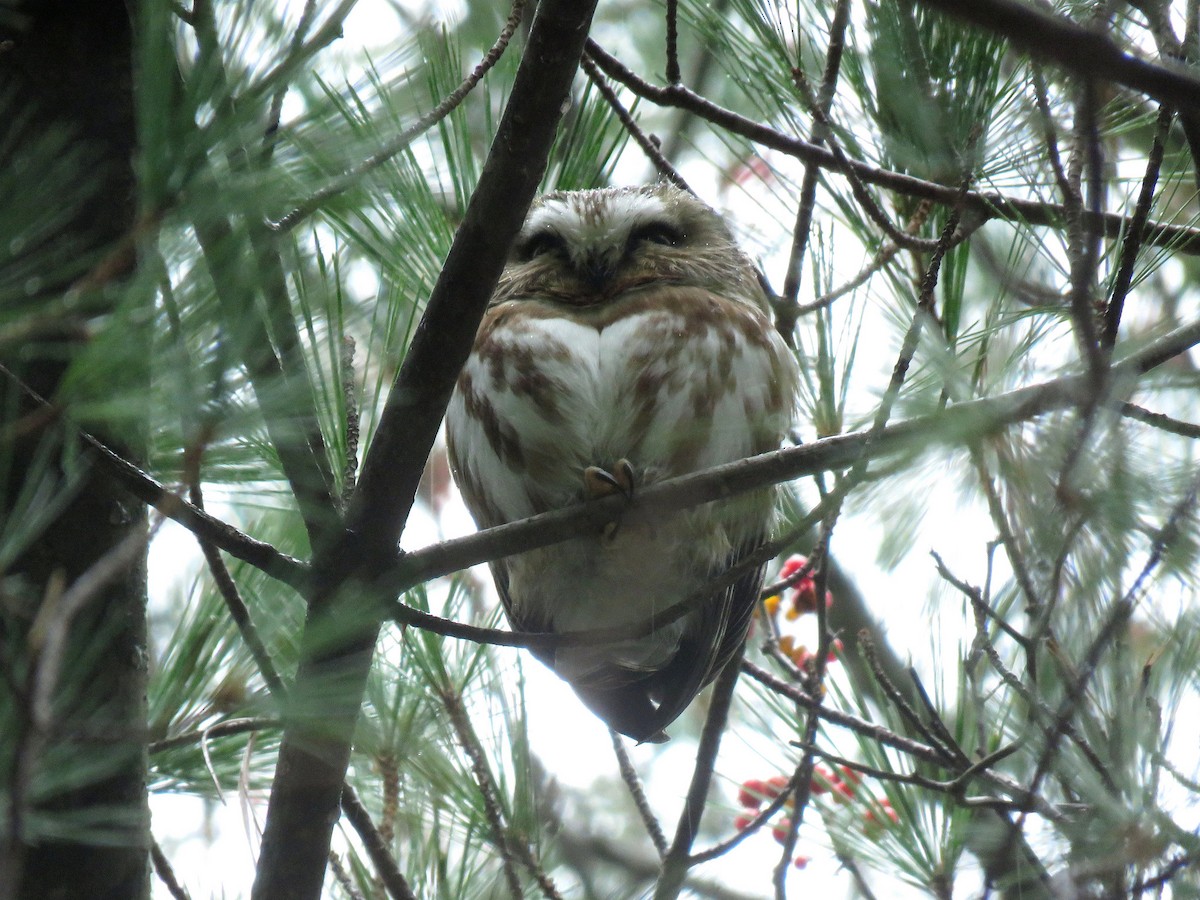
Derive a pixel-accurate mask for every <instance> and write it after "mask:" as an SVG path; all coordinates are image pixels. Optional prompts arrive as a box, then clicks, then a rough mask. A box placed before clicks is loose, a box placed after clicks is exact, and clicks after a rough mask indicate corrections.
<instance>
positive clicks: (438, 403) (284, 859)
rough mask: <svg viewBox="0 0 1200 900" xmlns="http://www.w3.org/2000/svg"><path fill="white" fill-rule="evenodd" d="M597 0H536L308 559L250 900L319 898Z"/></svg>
mask: <svg viewBox="0 0 1200 900" xmlns="http://www.w3.org/2000/svg"><path fill="white" fill-rule="evenodd" d="M594 8H595V2H594V0H592V2H586V0H585V2H572V0H543V2H542V3H541V4H540V5H539V7H538V11H537V15H536V16H535V18H534V22H533V27H532V30H531V33H530V37H529V43H528V46H527V49H526V52H525V55H524V57H523V58H522V60H521V64H520V67H519V68H518V70H517V75H516V80H515V82H514V85H513V90H512V94H511V96H510V99H509V102H508V105H507V106H506V108H505V111H504V115H503V118H502V120H501V122H500V126H499V129H498V131H497V134H496V138H495V140H494V141H493V143H492V147H491V151H490V152H489V154H488V159H487V162H486V164H485V166H484V169H483V173H482V175H481V177H480V181H479V185H478V187H477V189H476V191H475V193H474V195H473V196H472V198H471V201H470V203H469V204H468V207H467V211H466V215H465V217H464V219H463V222H462V225H461V226H460V227H459V230H458V233H457V235H456V236H455V239H454V243H453V245H452V246H451V249H450V253H449V256H448V257H447V260H446V264H445V267H444V268H443V270H442V274H441V276H440V277H439V279H438V282H437V284H436V286H435V287H434V290H433V294H432V296H431V297H430V299H429V303H428V305H427V307H426V310H425V314H424V316H423V317H422V319H421V322H420V324H419V325H418V327H417V330H416V333H415V334H414V336H413V341H412V345H411V347H410V348H409V350H408V353H407V355H406V357H405V360H404V363H403V365H402V366H401V368H400V371H399V373H398V375H397V377H396V381H395V383H394V385H393V387H392V390H391V392H390V394H389V395H388V399H387V403H386V405H385V408H384V412H383V414H382V417H381V419H380V423H379V427H378V429H377V431H376V433H375V438H374V441H373V442H372V444H371V447H370V449H369V450H368V452H367V455H366V458H365V460H364V463H363V471H362V478H361V480H360V482H359V488H358V490H356V491H355V493H354V496H353V497H352V498H351V502H350V506H349V509H348V511H347V516H346V529H345V531H343V533H342V534H341V535H340V537H339V539H338V540H336V541H334V542H332V543H331V545H330V546H328V547H325V548H318V556H317V558H316V559H315V560H314V576H315V579H314V588H313V593H312V595H311V596H310V607H309V616H308V621H307V622H306V625H305V630H304V636H303V640H302V646H301V661H300V665H299V668H298V671H297V675H296V682H295V686H294V689H293V690H292V692H291V694H292V702H291V703H290V704H289V709H288V714H289V715H288V725H287V727H286V729H285V732H284V737H283V742H282V745H281V747H280V753H279V762H278V765H277V769H276V778H275V782H274V786H273V788H272V792H271V802H270V805H269V807H268V811H267V822H266V828H265V831H264V834H263V843H262V851H261V855H260V858H259V866H258V875H257V878H256V880H255V884H254V891H253V895H252V896H253V897H254V898H256V900H275V898H287V900H290V898H297V900H300V898H312V900H316V898H317V897H319V896H320V893H321V884H322V881H323V879H324V872H325V857H326V853H327V851H328V848H329V840H330V837H331V833H332V829H333V823H334V821H335V820H336V810H337V805H338V802H339V798H340V795H341V790H342V779H343V777H344V775H345V771H346V766H347V764H348V762H349V758H350V746H351V735H352V734H353V731H354V724H355V721H356V720H357V718H358V709H359V705H360V703H361V698H362V691H363V686H364V684H365V682H366V678H367V674H368V672H369V670H370V665H371V656H372V652H373V649H374V643H375V638H376V635H377V634H378V622H379V616H380V611H381V609H382V603H381V602H380V601H381V597H382V595H381V593H380V588H381V586H382V585H381V584H379V583H377V581H376V580H377V576H378V575H379V574H380V573H381V572H383V571H385V570H386V569H387V568H388V567H389V566H390V565H391V564H392V562H393V560H394V558H395V553H396V544H397V542H398V540H399V537H400V533H401V531H402V530H403V528H404V523H405V521H406V520H407V518H408V513H409V510H410V509H411V508H412V504H413V499H414V497H415V495H416V491H417V486H418V483H419V480H420V477H421V472H422V471H423V469H424V466H425V461H426V459H427V458H428V456H429V450H430V448H431V447H432V445H433V441H434V438H435V436H436V434H437V430H438V427H439V425H440V423H441V420H442V416H443V415H444V413H445V410H446V404H447V403H448V401H449V399H450V393H451V391H452V389H453V387H454V382H455V379H456V378H457V377H458V372H459V370H460V369H461V368H462V364H463V363H464V362H465V361H466V358H467V355H468V353H469V352H470V348H471V344H472V340H473V338H474V336H475V331H476V329H477V328H478V326H479V320H480V318H481V317H482V315H483V311H484V308H485V307H486V304H487V301H488V299H489V298H490V297H491V294H492V291H493V289H494V288H495V284H496V281H497V280H498V278H499V276H500V272H501V270H502V268H503V266H504V262H505V258H506V257H507V254H508V247H509V244H510V243H511V242H512V239H513V237H514V236H515V235H516V233H517V231H518V229H519V228H520V225H521V222H522V220H523V219H524V216H525V211H526V210H527V209H528V206H529V203H530V201H531V200H532V199H533V195H534V193H535V192H536V190H537V186H538V183H539V181H540V179H541V176H542V173H543V172H544V171H545V166H546V161H547V158H548V155H549V150H550V145H551V143H552V141H553V139H554V134H555V129H556V126H557V123H558V120H559V118H560V116H561V112H562V108H563V104H564V102H565V100H566V98H567V96H568V92H569V89H570V85H571V80H572V78H573V77H574V75H575V71H576V69H577V67H578V63H579V57H580V54H581V52H582V49H583V41H584V40H585V38H586V37H587V32H588V28H589V26H590V23H591V17H592V13H593V11H594Z"/></svg>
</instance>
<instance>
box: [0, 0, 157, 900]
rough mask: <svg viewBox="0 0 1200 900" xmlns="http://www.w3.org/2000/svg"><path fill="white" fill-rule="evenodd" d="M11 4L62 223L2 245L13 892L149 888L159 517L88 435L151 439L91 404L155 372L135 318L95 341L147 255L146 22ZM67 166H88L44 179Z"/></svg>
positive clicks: (39, 149)
mask: <svg viewBox="0 0 1200 900" xmlns="http://www.w3.org/2000/svg"><path fill="white" fill-rule="evenodd" d="M5 10H9V11H7V12H5V11H0V166H3V167H5V168H7V169H8V171H9V172H11V173H22V174H21V176H19V177H26V178H27V180H26V181H25V182H24V183H17V184H16V187H15V192H16V193H18V194H20V195H21V196H28V195H29V192H31V191H32V192H36V191H38V190H39V189H40V190H41V191H42V193H41V194H40V195H39V194H36V193H35V194H33V196H34V197H39V198H40V199H41V200H42V201H43V202H42V203H40V204H33V205H31V206H30V207H29V209H30V213H29V221H30V222H31V223H32V222H34V221H35V220H37V217H38V216H39V215H43V214H44V213H45V211H46V210H51V211H52V212H53V213H54V214H57V215H59V216H60V218H58V219H57V220H55V224H54V226H53V228H52V229H49V230H44V229H43V230H41V231H39V230H38V229H37V228H36V227H35V226H34V225H32V224H31V225H30V226H29V229H28V230H27V232H25V233H23V232H22V231H21V230H20V226H21V225H22V224H23V223H22V222H21V220H19V219H17V220H16V227H17V234H18V235H20V238H19V239H17V240H11V239H10V237H11V236H10V235H8V234H6V235H4V239H5V243H6V244H7V246H6V247H0V276H2V277H0V290H3V289H5V288H7V293H5V294H4V295H3V298H2V299H0V304H3V305H4V306H5V307H6V308H5V309H3V310H2V311H0V316H2V319H0V326H7V328H6V327H0V362H2V363H3V364H4V365H5V366H6V367H7V368H8V369H9V370H10V372H11V373H12V374H9V373H0V403H2V404H3V406H2V407H0V472H2V473H3V478H2V479H0V491H2V493H0V526H2V527H0V566H3V570H2V571H0V578H2V580H0V678H2V682H0V683H2V684H3V688H0V732H2V733H3V735H4V737H3V739H2V740H0V811H2V812H0V815H2V816H3V818H2V819H0V898H8V897H21V898H25V897H29V898H32V897H39V898H59V897H61V898H80V897H87V898H137V897H146V896H148V895H149V854H148V847H149V829H148V824H149V815H148V810H147V804H146V752H145V718H146V697H145V692H146V644H145V639H146V625H145V621H146V620H145V601H146V579H145V565H144V558H145V547H144V541H143V540H142V539H143V538H144V535H145V529H146V519H145V513H144V511H143V509H142V508H141V507H140V505H139V504H137V503H136V502H134V501H133V500H132V499H131V498H129V497H126V496H122V495H121V494H120V493H119V492H118V490H117V489H116V487H115V486H114V485H112V484H110V483H109V482H108V481H107V480H106V479H105V478H104V477H103V476H102V475H100V474H98V473H97V472H96V471H95V470H94V469H93V468H92V467H91V466H90V465H89V462H88V457H87V452H86V447H85V445H84V444H83V443H82V441H81V440H80V439H79V436H78V430H77V429H79V428H80V427H84V428H86V429H87V430H89V431H90V432H92V433H93V434H95V435H96V436H97V437H99V438H100V439H101V440H103V441H105V442H106V443H108V444H110V446H113V447H115V448H116V449H118V450H119V451H120V452H122V453H125V454H132V455H133V456H134V457H135V458H136V457H137V456H138V455H139V454H140V450H139V448H140V445H141V444H142V440H143V439H142V434H141V428H140V427H139V426H138V425H137V422H138V417H137V415H136V414H133V415H130V414H129V411H128V409H127V408H126V409H123V410H122V412H121V414H120V421H121V423H122V424H121V425H120V426H117V425H115V422H116V419H114V418H112V417H110V416H109V415H108V414H107V413H105V414H104V416H103V418H100V417H95V418H89V417H87V413H86V410H85V409H84V408H83V407H81V406H80V405H79V400H80V398H81V397H85V396H86V397H88V398H91V399H92V400H95V399H105V400H108V399H115V400H116V401H117V403H118V404H119V402H120V398H121V397H123V396H127V395H128V394H129V392H130V391H131V389H140V390H141V391H142V393H143V394H144V390H145V385H146V376H145V371H146V370H145V359H146V357H147V355H148V353H147V348H146V347H145V346H144V345H143V342H142V341H141V340H140V339H139V337H138V332H137V330H136V329H134V330H132V331H131V333H128V334H124V333H123V334H122V335H121V338H122V340H121V341H120V342H119V343H120V344H121V346H122V349H123V352H124V354H127V356H125V355H122V356H118V357H115V358H114V357H112V356H108V357H107V358H106V357H104V356H103V355H102V354H97V353H96V352H95V346H94V341H95V338H94V337H93V335H95V334H98V333H100V329H102V328H103V327H105V326H106V325H108V327H111V322H112V321H113V315H114V313H116V312H117V311H118V309H119V308H120V307H119V300H118V299H117V298H119V295H120V293H121V291H119V290H116V289H114V288H119V287H121V285H120V280H121V279H123V278H124V277H126V276H127V275H128V274H129V273H130V272H131V271H132V268H133V252H132V249H131V248H132V242H130V241H128V236H129V235H130V234H131V232H132V228H133V223H134V219H135V214H136V197H135V191H134V173H133V152H134V145H135V126H134V113H133V94H132V79H133V57H132V44H133V40H132V37H133V33H132V27H131V20H130V15H129V10H128V9H127V7H126V4H125V3H124V2H123V0H79V2H71V0H36V2H26V3H17V4H16V5H15V8H14V7H13V6H10V5H6V6H5ZM54 165H59V166H74V167H75V168H74V170H73V171H74V177H73V178H67V179H65V180H63V179H60V180H58V181H57V182H56V181H55V180H54V179H51V178H46V179H45V180H44V181H42V182H37V181H35V179H38V178H40V177H42V175H40V174H39V173H42V174H44V173H46V172H48V171H50V169H51V168H53V166H54ZM25 173H32V174H31V175H28V176H26V175H25ZM64 186H65V189H64ZM10 199H11V198H8V197H6V198H5V200H4V202H9V201H10ZM22 209H24V208H22ZM10 225H11V222H10ZM26 235H28V239H26ZM122 239H125V242H124V243H122ZM5 267H11V268H9V269H8V272H7V273H5V272H4V268H5ZM14 284H16V285H19V286H23V288H19V289H18V290H16V291H15V292H14V290H13V288H12V285H14ZM68 292H70V297H71V299H70V301H69V302H64V297H66V296H68ZM14 323H16V327H12V326H14ZM6 331H7V335H8V336H7V337H6ZM14 334H16V335H19V337H15V338H14V337H12V335H14ZM107 343H108V342H106V350H105V352H106V353H107V352H108V351H107ZM97 361H101V362H105V363H107V365H104V366H103V367H102V369H100V370H99V371H97V370H96V369H95V367H94V365H92V364H94V363H95V362H97ZM97 376H99V377H97ZM30 389H31V390H32V391H34V392H36V394H37V396H34V395H33V394H32V393H31V390H30ZM39 397H40V398H45V399H47V400H49V401H50V404H51V405H50V406H46V405H45V404H44V402H43V401H42V400H40V399H38V398H39ZM106 423H107V424H106ZM34 488H36V489H37V493H36V495H32V496H35V498H36V499H34V500H32V501H31V500H30V497H31V491H32V490H33V489H34Z"/></svg>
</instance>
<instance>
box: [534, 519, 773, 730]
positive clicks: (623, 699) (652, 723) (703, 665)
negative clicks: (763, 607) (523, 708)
mask: <svg viewBox="0 0 1200 900" xmlns="http://www.w3.org/2000/svg"><path fill="white" fill-rule="evenodd" d="M759 543H761V538H759V539H758V540H753V541H748V542H747V543H746V545H744V547H743V548H742V549H741V550H740V551H739V552H737V553H734V554H732V555H731V556H730V559H729V563H728V565H727V566H726V567H725V568H721V569H717V570H715V571H713V572H712V573H711V576H712V577H716V576H718V575H721V574H723V573H724V572H725V571H726V570H727V569H728V568H729V567H730V566H732V565H734V564H735V563H737V562H738V561H739V560H740V559H742V558H743V557H744V556H745V555H746V554H747V553H749V552H750V551H751V550H753V549H755V548H757V547H758V545H759ZM765 571H766V567H765V566H761V567H758V568H756V569H752V570H750V571H748V572H747V573H746V574H744V575H743V576H742V577H741V578H739V579H738V580H737V581H736V582H734V583H733V584H732V585H730V586H729V587H728V588H726V589H725V590H724V591H723V592H722V593H721V594H719V595H717V596H715V597H712V598H710V599H709V600H708V602H706V603H704V604H702V605H701V607H700V608H699V610H697V613H696V614H695V615H696V617H695V618H694V619H691V620H690V621H689V623H688V628H687V630H686V631H685V632H684V634H683V636H682V638H681V640H680V644H679V649H678V651H677V652H676V654H675V656H674V657H673V658H672V660H671V662H670V663H668V664H667V665H666V666H665V667H664V668H662V669H661V670H659V671H657V672H651V673H648V674H647V673H642V672H635V671H630V670H616V669H614V670H612V671H609V672H607V673H606V677H603V678H598V679H596V680H594V681H589V682H588V683H586V684H579V683H576V684H574V685H573V687H574V688H575V692H576V693H577V694H578V695H579V698H580V699H581V700H583V702H584V703H585V704H587V706H588V707H589V708H590V709H591V710H592V711H593V712H594V713H596V715H598V716H600V718H602V719H603V720H604V721H605V722H607V723H608V724H609V725H610V726H611V727H612V728H614V729H616V730H617V731H619V732H621V733H622V734H625V735H628V736H629V737H631V738H633V739H634V740H636V741H638V742H639V743H641V742H645V741H649V742H651V743H661V742H663V741H665V740H667V734H666V731H665V730H664V729H666V727H667V726H668V725H670V724H671V723H672V722H674V721H675V720H676V719H677V718H679V716H680V714H681V713H682V712H683V711H684V710H685V709H687V707H688V705H689V704H690V703H691V702H692V700H694V699H695V697H696V695H697V694H698V693H700V691H701V690H703V688H704V687H705V685H707V684H708V683H709V682H710V681H712V680H713V679H714V678H715V677H716V676H717V674H718V673H719V672H720V671H721V669H723V668H724V667H725V666H726V665H728V664H729V662H730V661H731V660H732V659H733V658H734V657H735V656H736V655H737V653H738V652H739V650H740V649H741V646H742V643H743V642H744V641H745V639H746V632H747V630H748V629H749V627H750V619H751V618H752V617H753V615H754V608H755V606H756V605H757V603H758V595H759V591H760V590H761V588H762V582H763V575H764V574H765ZM541 658H542V659H543V661H546V660H545V657H541Z"/></svg>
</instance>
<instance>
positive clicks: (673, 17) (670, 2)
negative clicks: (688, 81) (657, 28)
mask: <svg viewBox="0 0 1200 900" xmlns="http://www.w3.org/2000/svg"><path fill="white" fill-rule="evenodd" d="M666 75H667V84H679V82H680V81H682V80H683V75H682V74H681V73H680V71H679V0H667V67H666Z"/></svg>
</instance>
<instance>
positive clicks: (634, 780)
mask: <svg viewBox="0 0 1200 900" xmlns="http://www.w3.org/2000/svg"><path fill="white" fill-rule="evenodd" d="M608 736H609V738H610V739H611V740H612V747H613V752H614V753H616V755H617V768H618V770H619V771H620V773H621V780H622V781H623V782H625V787H626V788H628V789H629V796H630V797H632V798H633V803H634V805H635V806H636V807H637V811H638V815H639V816H641V817H642V824H644V825H645V826H646V833H647V834H648V835H650V840H651V841H652V842H653V843H654V849H655V850H657V851H658V855H659V858H660V859H661V858H662V857H664V856H666V855H667V850H668V848H669V845H668V844H667V836H666V835H665V834H663V830H662V826H661V825H660V824H659V823H658V817H657V816H655V815H654V810H652V809H651V808H650V802H649V801H648V800H647V799H646V792H645V791H644V790H642V780H641V779H640V778H639V777H638V773H637V769H635V768H634V767H633V761H632V760H631V759H630V758H629V753H628V752H626V750H625V739H624V738H622V737H621V735H619V734H618V733H617V732H616V731H614V730H613V729H611V728H610V729H608Z"/></svg>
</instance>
